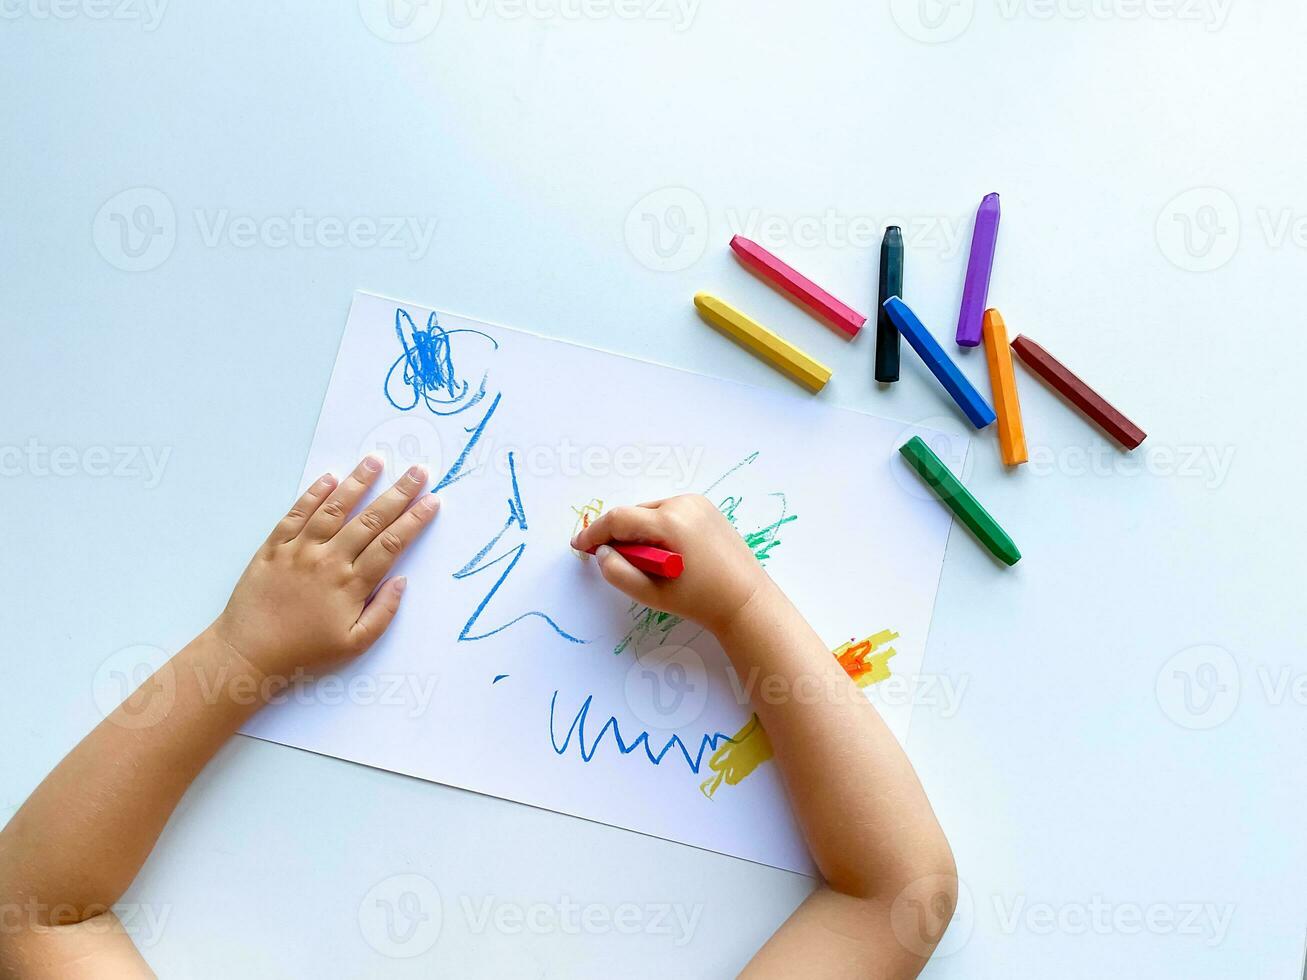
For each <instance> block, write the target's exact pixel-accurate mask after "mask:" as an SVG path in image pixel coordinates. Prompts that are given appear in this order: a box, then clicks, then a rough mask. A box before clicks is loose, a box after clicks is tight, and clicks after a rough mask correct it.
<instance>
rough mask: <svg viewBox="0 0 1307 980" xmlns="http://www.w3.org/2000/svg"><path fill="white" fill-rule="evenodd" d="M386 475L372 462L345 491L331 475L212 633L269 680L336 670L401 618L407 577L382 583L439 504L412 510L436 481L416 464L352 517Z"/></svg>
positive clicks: (282, 528) (309, 495)
mask: <svg viewBox="0 0 1307 980" xmlns="http://www.w3.org/2000/svg"><path fill="white" fill-rule="evenodd" d="M382 468H383V467H382V462H381V460H380V459H378V458H377V457H375V456H368V457H366V458H365V459H364V460H363V461H362V462H361V463H359V465H358V466H357V467H355V469H354V472H353V473H351V474H350V475H349V476H348V477H347V478H346V479H345V482H344V483H342V484H340V485H339V486H337V484H336V479H335V478H334V477H332V476H331V475H330V474H328V475H326V476H323V477H322V478H320V479H319V480H318V481H317V482H316V483H314V484H313V486H311V487H309V489H308V490H307V491H306V492H305V493H304V496H302V497H300V499H299V500H298V501H297V502H296V503H295V506H294V507H292V508H291V510H290V513H288V514H287V515H286V516H285V517H284V518H283V519H282V521H281V523H280V524H278V525H277V526H276V528H274V529H273V532H272V534H270V535H269V536H268V539H267V541H265V542H264V543H263V545H262V546H261V547H260V548H259V550H258V552H257V553H256V554H255V555H254V558H253V559H252V560H251V561H250V564H249V567H248V568H246V569H245V573H244V574H243V575H242V576H241V578H240V581H239V582H237V583H236V588H235V590H234V591H233V592H232V596H231V599H230V601H228V603H227V608H226V609H224V610H223V612H222V615H220V616H219V617H218V619H217V620H216V621H215V622H214V624H213V626H212V627H210V629H211V631H212V632H213V633H214V634H215V635H216V636H217V637H218V638H219V639H220V640H221V641H222V642H223V643H224V644H225V645H226V646H227V647H229V648H230V649H231V651H232V652H234V653H235V654H237V655H239V656H240V657H242V658H243V659H245V660H246V661H248V662H249V663H250V664H251V665H252V666H253V667H254V668H256V669H257V670H258V671H259V672H260V673H262V674H263V675H264V676H265V677H268V678H269V679H273V680H278V681H283V682H289V681H291V680H292V679H294V675H295V672H296V670H297V668H298V669H301V670H304V671H309V672H310V673H311V672H312V671H314V670H317V669H327V670H329V669H331V668H332V667H334V666H336V665H337V664H339V663H340V662H341V661H344V660H347V659H349V658H351V657H356V656H358V655H359V654H361V653H363V652H364V651H365V650H367V649H368V647H370V646H372V644H373V643H375V642H376V640H377V639H378V638H379V637H380V636H381V634H382V633H384V632H385V631H386V628H387V627H388V626H389V625H390V622H391V620H392V619H394V618H395V613H396V612H398V611H399V601H400V596H401V595H402V593H403V591H404V585H405V580H404V579H403V578H392V579H390V580H388V581H387V582H386V583H385V584H384V585H381V586H380V588H378V585H380V583H381V580H382V579H383V578H385V576H386V573H387V572H389V571H390V568H391V566H392V565H393V564H394V563H395V560H396V559H397V558H398V557H399V556H400V555H401V554H402V553H403V551H404V549H405V548H407V547H408V546H409V545H410V544H412V543H413V541H414V540H415V539H416V538H417V536H418V535H419V534H421V533H422V531H423V530H425V528H426V527H427V526H428V525H429V524H430V523H431V519H432V518H433V517H434V516H435V513H436V510H437V508H438V507H439V501H438V500H437V498H436V497H435V496H434V495H433V494H423V495H422V499H421V500H419V501H418V502H417V504H415V505H414V506H412V507H410V506H409V504H410V503H412V501H413V498H414V497H416V496H418V494H419V493H420V492H421V491H422V488H423V487H424V486H425V485H426V482H427V473H426V470H425V469H423V468H422V467H420V466H415V467H413V468H412V469H410V470H409V471H408V472H407V473H405V474H404V475H403V476H401V477H400V478H399V480H398V482H396V483H395V485H394V486H393V487H391V488H390V489H389V490H388V491H386V492H385V493H384V494H381V495H380V496H379V497H377V498H376V499H375V500H373V501H372V503H370V504H369V505H368V506H367V507H366V508H364V510H363V511H362V512H360V513H359V515H358V516H357V517H355V518H354V519H353V520H350V513H351V512H352V511H353V510H354V508H355V507H356V506H358V503H359V501H360V500H362V499H363V495H364V494H365V493H366V492H367V490H368V488H369V487H371V486H372V484H373V483H374V482H375V481H376V479H377V477H378V476H379V475H380V474H381V470H382ZM374 593H375V594H374ZM369 596H371V597H372V599H371V601H368V597H369Z"/></svg>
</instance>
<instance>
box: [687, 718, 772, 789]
mask: <svg viewBox="0 0 1307 980" xmlns="http://www.w3.org/2000/svg"><path fill="white" fill-rule="evenodd" d="M771 757H772V750H771V739H769V738H768V737H767V732H766V731H764V730H763V727H762V722H760V721H759V720H758V716H757V715H753V716H752V717H750V718H749V720H748V722H747V723H746V724H745V726H744V727H743V728H741V729H740V730H739V731H738V732H736V733H735V734H734V735H733V736H731V740H730V741H729V742H727V743H726V744H725V745H723V746H722V747H721V748H720V749H718V750H717V751H716V752H714V753H713V754H712V758H710V759H709V760H708V768H709V769H711V770H712V771H713V772H714V773H715V774H716V775H714V776H713V777H712V778H711V779H705V780H704V781H703V782H702V783H700V784H699V789H701V790H703V795H704V796H706V797H708V799H710V800H711V799H712V798H713V794H714V793H716V792H717V788H718V787H719V786H721V784H722V781H723V780H725V782H726V785H727V786H734V785H735V784H736V783H738V782H739V781H740V780H741V779H743V778H744V777H745V776H748V775H749V774H751V773H752V772H753V771H754V770H755V769H757V768H758V767H759V766H760V765H762V764H763V763H764V762H766V761H767V760H768V759H770V758H771Z"/></svg>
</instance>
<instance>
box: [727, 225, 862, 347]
mask: <svg viewBox="0 0 1307 980" xmlns="http://www.w3.org/2000/svg"><path fill="white" fill-rule="evenodd" d="M731 248H733V249H734V250H735V254H736V255H738V256H739V257H740V261H741V262H743V263H744V264H745V265H747V266H748V267H749V268H750V269H752V270H753V271H754V272H756V273H758V275H760V276H762V277H763V278H764V279H766V280H767V281H768V282H770V283H771V284H772V285H774V286H777V287H778V288H780V289H783V290H784V291H785V292H787V293H789V294H790V295H791V296H792V297H794V298H795V299H796V300H798V301H799V302H800V303H802V304H803V305H804V306H806V307H807V308H808V309H810V310H811V311H812V312H813V313H815V314H817V316H819V317H822V318H823V319H826V320H829V321H830V322H831V323H833V324H834V325H835V326H837V327H839V328H840V329H841V330H843V331H844V332H845V333H846V334H848V335H849V336H850V337H856V336H857V335H858V331H859V330H861V329H862V325H863V324H864V323H866V322H867V318H866V317H865V316H863V315H862V314H861V313H859V312H858V311H857V310H855V309H853V308H852V307H851V306H846V305H845V304H843V303H841V302H840V301H839V300H837V299H836V298H835V297H834V296H832V295H831V294H830V293H828V292H826V290H824V289H822V288H821V287H820V286H818V285H817V284H816V283H815V282H813V281H812V280H811V279H808V278H807V277H806V276H804V275H803V274H802V273H800V272H797V271H795V270H794V269H791V268H790V267H789V266H788V265H786V264H785V263H784V262H782V261H781V260H780V259H778V258H777V257H776V256H774V255H772V254H771V252H769V251H767V250H766V249H765V248H763V247H762V246H761V245H759V244H758V243H757V242H751V241H749V239H747V238H744V237H743V236H741V235H736V236H735V237H734V238H732V239H731Z"/></svg>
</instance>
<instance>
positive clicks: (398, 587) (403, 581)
mask: <svg viewBox="0 0 1307 980" xmlns="http://www.w3.org/2000/svg"><path fill="white" fill-rule="evenodd" d="M407 588H408V579H407V578H405V577H404V576H403V575H401V576H400V577H399V578H397V579H395V591H396V592H403V591H404V590H405V589H407Z"/></svg>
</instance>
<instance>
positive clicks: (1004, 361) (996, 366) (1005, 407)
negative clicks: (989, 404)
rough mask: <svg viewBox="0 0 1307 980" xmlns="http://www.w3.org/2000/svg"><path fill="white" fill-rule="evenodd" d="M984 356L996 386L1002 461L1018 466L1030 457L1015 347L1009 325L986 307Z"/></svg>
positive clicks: (999, 446)
mask: <svg viewBox="0 0 1307 980" xmlns="http://www.w3.org/2000/svg"><path fill="white" fill-rule="evenodd" d="M983 336H984V338H985V358H986V359H987V360H988V361H989V382H990V384H991V385H992V386H993V388H994V413H995V414H996V415H997V416H998V448H999V452H1000V454H1001V455H1002V456H1003V462H1004V463H1006V464H1007V465H1008V466H1016V465H1018V464H1020V463H1024V462H1026V461H1027V460H1028V459H1030V454H1029V453H1028V452H1027V451H1026V430H1025V427H1024V426H1023V425H1022V424H1021V401H1020V399H1018V398H1017V378H1016V374H1015V373H1014V372H1013V370H1012V348H1010V347H1008V345H1007V325H1006V324H1005V323H1004V322H1003V316H1002V314H1000V313H999V312H998V310H986V311H985V319H984V326H983Z"/></svg>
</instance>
